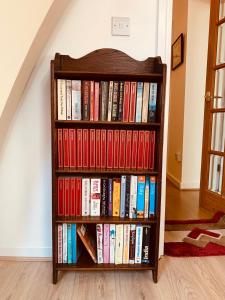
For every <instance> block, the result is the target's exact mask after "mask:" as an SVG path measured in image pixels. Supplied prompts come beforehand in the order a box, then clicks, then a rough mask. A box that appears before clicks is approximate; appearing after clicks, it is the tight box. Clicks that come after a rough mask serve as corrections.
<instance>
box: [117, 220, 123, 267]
mask: <svg viewBox="0 0 225 300" xmlns="http://www.w3.org/2000/svg"><path fill="white" fill-rule="evenodd" d="M122 263H123V224H116V247H115V264H116V265H118V264H122Z"/></svg>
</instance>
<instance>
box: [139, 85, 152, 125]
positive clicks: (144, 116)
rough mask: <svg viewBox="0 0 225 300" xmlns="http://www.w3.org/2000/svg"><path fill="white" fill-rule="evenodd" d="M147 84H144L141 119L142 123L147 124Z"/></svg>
mask: <svg viewBox="0 0 225 300" xmlns="http://www.w3.org/2000/svg"><path fill="white" fill-rule="evenodd" d="M149 86H150V84H149V82H144V87H143V101H142V118H141V121H142V122H143V123H147V122H148V99H149Z"/></svg>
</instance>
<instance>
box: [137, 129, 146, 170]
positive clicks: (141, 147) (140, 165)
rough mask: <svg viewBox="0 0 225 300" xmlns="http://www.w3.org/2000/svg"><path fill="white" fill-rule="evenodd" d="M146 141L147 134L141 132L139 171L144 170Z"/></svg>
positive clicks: (138, 155)
mask: <svg viewBox="0 0 225 300" xmlns="http://www.w3.org/2000/svg"><path fill="white" fill-rule="evenodd" d="M144 141H145V132H144V130H140V131H139V134H138V153H137V169H138V170H142V169H143V168H144Z"/></svg>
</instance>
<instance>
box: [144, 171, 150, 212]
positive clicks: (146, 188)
mask: <svg viewBox="0 0 225 300" xmlns="http://www.w3.org/2000/svg"><path fill="white" fill-rule="evenodd" d="M149 191H150V181H149V177H148V176H146V180H145V210H144V218H148V212H149Z"/></svg>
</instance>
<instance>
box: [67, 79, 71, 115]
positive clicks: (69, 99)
mask: <svg viewBox="0 0 225 300" xmlns="http://www.w3.org/2000/svg"><path fill="white" fill-rule="evenodd" d="M66 119H67V120H72V81H71V80H66Z"/></svg>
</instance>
